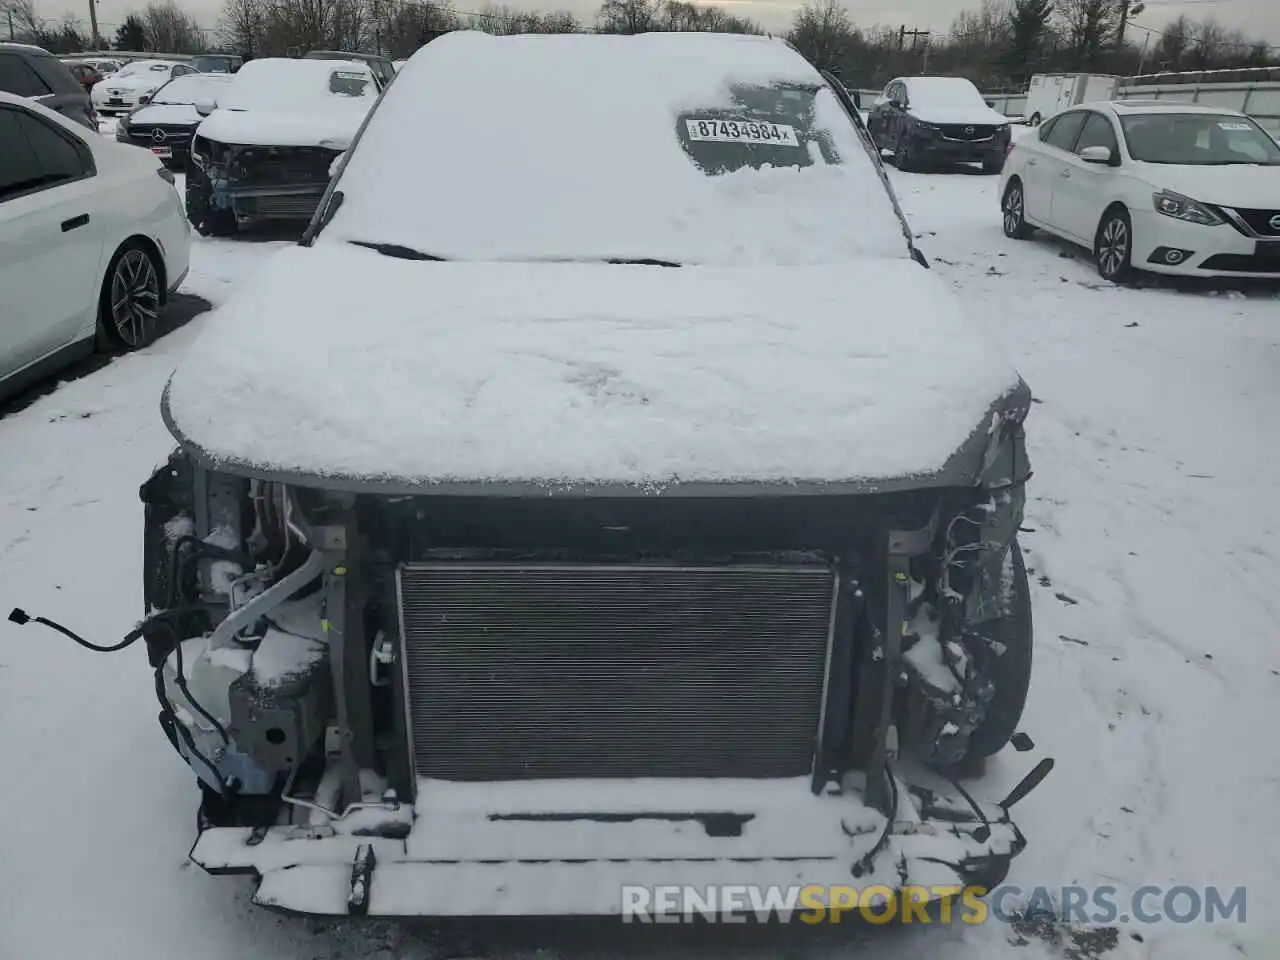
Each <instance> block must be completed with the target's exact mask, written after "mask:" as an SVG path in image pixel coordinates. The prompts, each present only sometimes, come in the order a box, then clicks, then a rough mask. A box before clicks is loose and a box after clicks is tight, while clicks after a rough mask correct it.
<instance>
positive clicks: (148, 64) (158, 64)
mask: <svg viewBox="0 0 1280 960" xmlns="http://www.w3.org/2000/svg"><path fill="white" fill-rule="evenodd" d="M175 66H177V62H176V61H174V60H132V61H130V62H129V63H126V64H125V65H124V66H123V67H121V68H120V69H119V70H117V71H116V76H117V77H136V76H141V75H142V74H144V73H148V72H149V71H152V70H154V71H156V72H157V73H159V72H160V71H161V70H169V69H172V68H173V67H175Z"/></svg>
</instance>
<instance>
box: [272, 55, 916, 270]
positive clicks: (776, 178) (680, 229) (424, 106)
mask: <svg viewBox="0 0 1280 960" xmlns="http://www.w3.org/2000/svg"><path fill="white" fill-rule="evenodd" d="M246 69H247V67H246ZM815 91H816V93H815ZM712 120H714V121H717V123H713V124H712V125H711V126H709V127H707V126H705V125H704V127H703V129H702V134H699V132H698V122H699V121H703V122H704V124H705V122H706V121H712ZM720 120H732V121H735V122H734V123H733V124H732V126H731V127H723V128H721V127H720V126H718V125H717V124H718V121H720ZM752 120H754V121H759V120H767V121H770V124H769V125H768V128H767V130H766V133H767V135H768V136H770V137H771V140H770V141H769V145H760V144H748V143H743V142H737V143H728V142H715V141H714V140H695V139H693V138H695V137H698V136H701V135H705V136H709V137H713V138H714V137H732V136H735V135H741V136H743V137H747V136H751V135H752V130H753V129H754V130H756V131H759V130H760V129H762V128H760V127H759V125H758V123H747V122H744V121H752ZM690 122H693V124H694V127H693V128H692V129H693V133H690V129H691V128H690V127H689V123H690ZM780 124H781V125H785V127H786V130H785V131H783V130H782V126H781V125H780ZM695 157H701V158H704V159H706V158H710V159H711V160H712V161H716V160H726V161H728V162H730V163H731V165H732V166H736V167H738V168H739V169H736V170H735V171H734V172H729V173H725V174H723V175H716V176H713V175H711V174H710V173H709V172H708V171H707V169H705V168H700V167H699V166H698V165H697V163H695V160H694V158H695ZM762 162H767V163H769V164H772V165H773V168H772V169H754V168H753V167H752V166H751V165H749V164H750V163H756V164H759V163H762ZM337 186H338V189H340V190H341V191H342V193H343V203H342V206H341V207H340V209H339V210H338V211H337V214H336V216H335V217H334V218H333V220H332V222H331V223H330V225H329V226H328V227H327V228H326V230H325V232H324V236H326V237H327V236H332V237H335V238H339V239H354V240H366V241H377V242H383V243H397V244H401V245H405V246H409V247H413V248H415V249H419V250H423V251H426V252H429V253H433V254H437V255H440V256H444V257H447V258H449V259H484V260H495V259H512V260H516V259H540V260H553V259H591V258H597V259H598V258H606V257H617V258H656V259H667V260H674V261H677V262H680V263H773V264H778V263H813V262H835V261H842V260H847V259H849V258H850V257H857V256H885V257H888V256H896V257H905V256H907V245H906V240H905V238H904V235H903V227H902V224H901V223H900V222H899V221H898V219H897V218H896V216H895V214H894V212H893V209H892V205H891V203H890V201H889V198H888V196H887V195H886V193H885V190H884V187H883V184H882V183H881V181H880V177H879V174H878V172H877V171H876V169H875V166H874V164H873V161H872V159H871V156H870V154H869V153H868V151H867V149H866V148H864V146H863V144H862V142H861V141H860V139H859V136H858V133H857V130H856V128H855V127H854V126H853V123H852V122H851V121H850V119H849V117H848V115H847V114H846V113H845V112H844V111H843V108H842V107H841V106H840V104H839V101H838V100H837V99H836V97H835V95H834V94H833V93H832V92H831V91H830V90H829V89H828V88H826V86H825V85H824V84H823V81H822V78H821V76H819V74H818V73H817V72H816V71H815V70H814V68H813V67H812V66H810V64H809V63H808V62H806V61H805V60H804V58H803V57H801V56H800V55H799V54H798V53H796V52H795V50H793V49H792V48H791V47H789V46H788V45H787V44H786V43H784V42H783V41H781V40H776V39H769V38H764V37H746V36H726V35H706V34H678V33H662V34H646V35H641V36H588V35H564V36H534V35H527V36H514V37H493V36H489V35H487V34H483V33H477V32H471V31H458V32H452V33H448V34H445V35H444V36H442V37H439V38H437V39H435V40H433V41H432V42H431V43H429V44H426V45H425V46H423V47H422V48H421V49H420V50H419V51H418V52H417V53H415V54H414V56H413V57H412V58H411V59H410V60H409V62H408V63H407V64H406V65H405V67H404V68H403V69H402V70H401V72H400V73H399V75H398V76H397V78H396V81H395V83H394V84H392V85H391V86H390V87H388V88H387V92H386V94H385V95H384V97H383V100H382V101H381V103H380V104H379V105H378V107H377V109H376V111H375V112H374V114H373V116H372V117H371V118H370V120H369V124H368V126H367V127H366V128H365V130H364V133H363V134H362V135H361V141H360V143H359V144H358V145H357V146H356V147H355V149H353V150H352V151H351V153H350V155H349V157H348V160H347V163H346V167H345V169H344V171H343V172H342V174H341V179H340V181H339V183H338V185H337Z"/></svg>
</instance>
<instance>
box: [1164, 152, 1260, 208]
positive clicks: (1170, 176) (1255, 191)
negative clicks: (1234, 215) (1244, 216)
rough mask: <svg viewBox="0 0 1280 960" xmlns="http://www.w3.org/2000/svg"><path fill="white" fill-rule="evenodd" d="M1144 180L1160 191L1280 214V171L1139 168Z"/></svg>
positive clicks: (1231, 167)
mask: <svg viewBox="0 0 1280 960" xmlns="http://www.w3.org/2000/svg"><path fill="white" fill-rule="evenodd" d="M1140 167H1141V170H1142V177H1143V179H1144V180H1146V181H1147V182H1148V183H1150V184H1151V185H1152V186H1153V187H1154V188H1155V189H1157V190H1172V191H1174V192H1175V193H1181V194H1183V195H1184V196H1188V197H1190V198H1191V199H1192V200H1199V201H1201V202H1203V203H1216V204H1220V205H1222V206H1226V207H1245V208H1253V209H1256V210H1280V167H1276V166H1263V165H1258V166H1253V165H1248V164H1231V165H1223V166H1206V165H1201V166H1177V165H1174V164H1170V163H1142V164H1140Z"/></svg>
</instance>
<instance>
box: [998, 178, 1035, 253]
mask: <svg viewBox="0 0 1280 960" xmlns="http://www.w3.org/2000/svg"><path fill="white" fill-rule="evenodd" d="M1001 209H1002V210H1003V213H1004V235H1005V236H1006V237H1009V238H1010V239H1011V240H1026V239H1028V238H1030V236H1031V234H1032V232H1033V228H1032V227H1031V225H1030V224H1029V223H1027V196H1026V193H1024V192H1023V189H1022V181H1021V180H1016V179H1015V180H1010V181H1009V186H1008V187H1006V188H1005V191H1004V202H1003V203H1002V204H1001Z"/></svg>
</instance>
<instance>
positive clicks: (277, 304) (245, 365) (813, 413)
mask: <svg viewBox="0 0 1280 960" xmlns="http://www.w3.org/2000/svg"><path fill="white" fill-rule="evenodd" d="M397 82H399V81H397ZM246 345H248V346H246ZM1017 384H1018V378H1017V374H1016V372H1014V370H1013V368H1012V366H1011V365H1010V364H1009V363H1008V361H1007V359H1005V357H1004V356H1003V355H1002V354H1001V353H1000V352H999V351H998V349H996V348H994V347H993V346H992V345H991V344H990V342H989V341H988V340H986V339H985V338H984V336H983V335H982V333H981V331H980V330H979V329H977V328H975V327H974V326H973V325H972V324H971V322H970V321H969V320H968V318H967V317H966V316H965V314H964V312H963V308H962V307H961V305H960V303H959V301H958V300H957V298H956V297H955V296H954V294H952V293H951V291H950V289H949V287H948V284H947V281H946V280H945V279H944V278H943V277H941V276H939V275H937V274H936V273H934V272H931V271H928V270H925V269H923V268H922V267H921V266H919V265H918V264H917V263H915V262H914V261H912V260H909V259H901V258H894V259H866V260H861V261H859V260H851V261H849V262H846V263H842V264H838V265H827V266H807V267H795V266H792V267H786V266H770V267H765V266H762V267H752V268H750V269H742V268H736V267H728V268H726V267H683V268H669V267H657V266H635V265H610V264H598V263H547V264H529V263H448V262H446V263H435V262H422V261H407V260H402V259H399V258H396V257H390V256H383V255H380V254H377V253H374V252H372V251H369V250H365V249H361V248H359V247H357V246H354V245H352V244H338V243H329V244H317V245H315V246H313V247H310V248H307V247H301V246H298V247H291V248H286V249H284V250H282V251H280V252H279V253H277V254H275V255H274V256H273V258H272V260H271V261H270V262H269V263H268V264H266V265H265V266H264V267H263V268H262V269H261V270H260V271H258V273H257V274H255V276H254V277H253V279H251V280H250V281H249V282H247V283H246V284H245V286H244V287H243V288H241V289H239V290H237V291H236V294H235V295H234V297H233V298H232V299H231V300H230V301H228V302H227V303H226V304H225V305H224V306H223V307H221V308H220V309H219V310H218V311H217V312H215V313H214V314H213V315H212V316H211V317H210V319H209V321H208V323H207V324H206V326H205V328H204V331H203V332H202V334H201V338H200V340H199V343H198V344H197V345H196V346H195V347H194V348H193V349H192V350H190V351H189V352H188V353H187V354H186V356H185V358H184V359H183V361H182V364H181V365H180V366H179V367H178V369H177V371H176V372H175V373H174V375H173V378H172V380H171V382H170V385H169V388H168V390H167V393H166V401H165V409H166V415H167V418H168V422H169V425H170V428H171V429H172V430H173V432H174V433H175V435H176V436H177V437H178V438H179V440H181V441H182V442H183V443H184V444H186V445H189V446H190V445H194V447H195V448H198V449H199V450H201V451H203V453H204V455H205V456H206V457H207V458H209V459H210V460H212V461H214V462H215V463H216V464H218V465H220V466H224V467H239V468H241V469H245V470H248V471H250V472H255V471H256V472H259V473H260V474H267V475H272V474H274V475H289V476H294V477H296V476H298V475H303V476H311V477H319V478H322V480H324V481H328V482H330V483H333V484H335V485H344V484H346V483H347V481H348V480H355V481H359V482H365V483H368V484H370V485H374V486H380V487H382V488H384V489H385V488H386V487H388V486H395V484H397V483H403V484H404V485H405V486H409V487H415V488H422V487H425V488H429V489H427V490H426V492H432V491H433V490H435V491H441V488H442V487H443V488H445V489H444V490H443V491H441V492H448V489H449V487H452V485H455V484H462V485H464V486H465V485H466V484H474V483H483V484H485V485H486V486H488V487H490V488H493V487H494V486H495V485H498V484H500V483H501V482H502V481H509V482H515V483H519V484H526V485H529V484H532V485H536V486H535V489H536V490H539V491H543V492H545V489H544V488H556V489H560V490H563V489H564V485H575V484H606V485H623V486H626V487H629V488H631V489H637V488H638V489H640V490H645V489H649V490H652V489H654V488H655V487H656V488H665V486H666V485H668V484H672V483H677V484H680V485H687V484H689V483H694V484H697V483H699V482H704V483H705V482H729V483H735V482H740V483H749V484H760V483H766V484H769V483H776V484H780V485H782V487H784V488H785V490H786V491H787V492H805V490H804V489H801V490H799V491H797V490H795V489H794V488H795V485H796V484H797V483H799V484H806V483H816V484H824V483H827V482H832V483H840V484H843V483H855V482H857V481H870V482H875V481H877V480H880V479H882V478H901V477H904V476H920V475H924V474H930V473H934V472H937V471H939V470H941V469H942V468H943V467H944V466H945V465H946V464H947V463H948V461H949V459H950V458H951V457H952V456H953V455H954V454H955V453H956V451H957V450H958V449H959V448H961V447H962V446H963V445H965V444H966V443H967V442H969V441H970V439H971V438H972V437H973V435H974V434H975V431H981V430H983V429H984V428H985V427H986V426H987V425H988V424H987V422H986V421H987V419H988V413H989V410H990V408H991V405H992V404H993V402H994V401H996V400H997V399H999V398H1000V397H1001V396H1002V395H1003V394H1005V393H1007V392H1009V391H1010V390H1012V389H1015V388H1016V387H1017ZM980 459H981V455H980V454H979V455H978V456H977V457H975V458H974V461H975V462H974V464H973V465H972V466H973V467H976V465H977V461H978V460H980ZM953 479H954V478H953ZM917 483H918V481H917ZM453 489H455V490H456V489H457V488H456V487H453ZM685 489H688V487H687V486H686V487H685ZM806 489H807V488H806ZM470 492H473V493H474V492H476V491H475V489H474V488H470Z"/></svg>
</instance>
